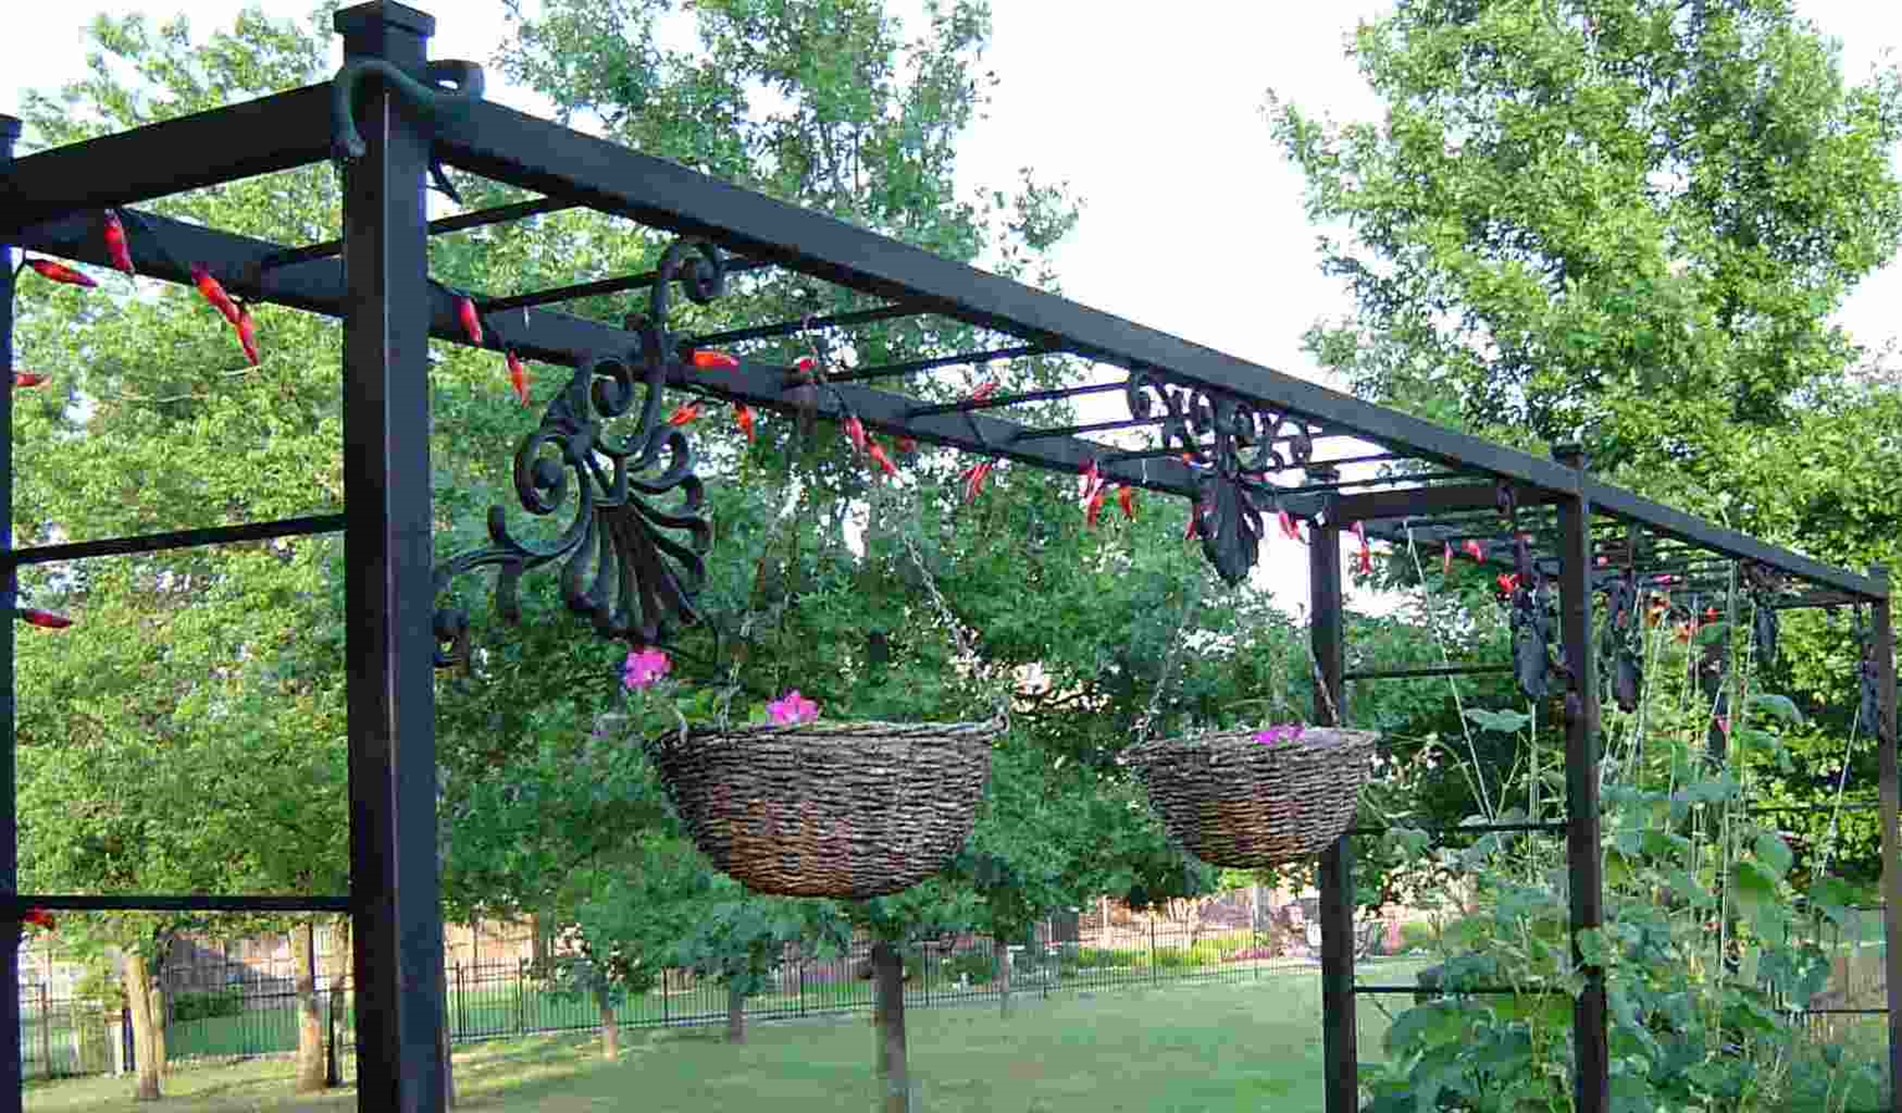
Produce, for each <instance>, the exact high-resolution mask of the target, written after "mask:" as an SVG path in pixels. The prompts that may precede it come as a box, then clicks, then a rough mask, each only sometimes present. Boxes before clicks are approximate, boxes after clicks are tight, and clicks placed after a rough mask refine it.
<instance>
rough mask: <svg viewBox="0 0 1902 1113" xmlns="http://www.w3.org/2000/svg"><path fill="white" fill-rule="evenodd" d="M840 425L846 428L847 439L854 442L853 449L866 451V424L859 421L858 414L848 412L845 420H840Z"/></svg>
mask: <svg viewBox="0 0 1902 1113" xmlns="http://www.w3.org/2000/svg"><path fill="white" fill-rule="evenodd" d="M839 425H840V427H841V428H842V429H844V430H845V439H846V440H848V441H851V442H852V451H854V452H861V453H862V452H864V451H865V426H864V424H863V423H861V422H860V421H859V419H858V416H857V415H856V414H846V415H845V420H844V421H842V422H840V423H839Z"/></svg>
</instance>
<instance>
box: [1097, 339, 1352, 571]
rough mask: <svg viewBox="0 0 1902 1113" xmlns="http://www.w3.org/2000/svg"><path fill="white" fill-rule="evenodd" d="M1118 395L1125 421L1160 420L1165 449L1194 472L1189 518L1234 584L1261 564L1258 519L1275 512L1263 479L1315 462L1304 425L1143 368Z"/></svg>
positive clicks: (1271, 491) (1271, 494) (1206, 549)
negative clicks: (1125, 409)
mask: <svg viewBox="0 0 1902 1113" xmlns="http://www.w3.org/2000/svg"><path fill="white" fill-rule="evenodd" d="M1124 392H1125V396H1126V398H1127V400H1128V404H1129V413H1130V416H1131V417H1134V418H1136V419H1137V420H1148V419H1149V418H1150V417H1151V416H1158V417H1159V418H1160V420H1161V422H1162V446H1163V448H1164V449H1168V450H1172V451H1177V452H1179V453H1180V454H1181V456H1182V459H1183V461H1184V462H1185V463H1187V464H1189V466H1190V467H1192V468H1193V469H1195V472H1196V500H1195V506H1194V508H1193V509H1192V510H1191V514H1192V515H1193V516H1194V519H1195V522H1194V524H1195V529H1196V532H1197V534H1198V535H1199V536H1200V537H1201V538H1202V552H1203V554H1204V555H1205V556H1207V557H1208V560H1209V563H1211V564H1213V565H1214V566H1215V571H1216V573H1217V574H1218V575H1220V576H1221V577H1222V579H1223V580H1224V581H1226V582H1227V583H1229V584H1238V583H1240V582H1241V581H1242V580H1243V579H1245V578H1246V577H1247V576H1248V572H1249V569H1251V568H1253V567H1254V566H1255V563H1256V561H1258V560H1259V559H1260V556H1261V538H1262V532H1263V529H1264V528H1265V521H1264V516H1265V515H1266V514H1267V513H1268V512H1269V511H1272V510H1275V509H1277V508H1278V503H1277V496H1276V494H1275V492H1274V488H1273V486H1272V485H1271V484H1270V483H1269V482H1268V476H1269V474H1270V473H1273V472H1277V471H1284V470H1287V469H1289V468H1297V467H1303V466H1305V465H1306V464H1307V463H1308V462H1309V460H1310V459H1312V458H1313V455H1314V442H1313V439H1312V438H1311V437H1310V436H1309V434H1308V428H1307V425H1306V423H1305V422H1302V421H1300V420H1298V419H1294V418H1289V417H1286V416H1284V415H1281V414H1276V413H1274V412H1272V411H1269V410H1265V409H1262V408H1260V407H1258V406H1255V405H1252V404H1250V403H1248V402H1244V401H1241V400H1239V399H1234V398H1228V397H1225V396H1222V395H1211V394H1209V393H1208V392H1207V391H1203V390H1200V389H1196V388H1193V387H1188V386H1183V385H1180V384H1177V383H1171V382H1167V381H1165V380H1163V379H1161V378H1160V377H1159V376H1157V375H1155V374H1154V373H1153V372H1150V371H1148V370H1141V369H1139V370H1136V371H1132V372H1131V373H1130V376H1129V381H1128V383H1127V385H1126V386H1125V388H1124ZM1204 436H1207V437H1209V438H1210V443H1209V444H1208V445H1206V446H1205V445H1203V444H1202V438H1203V437H1204Z"/></svg>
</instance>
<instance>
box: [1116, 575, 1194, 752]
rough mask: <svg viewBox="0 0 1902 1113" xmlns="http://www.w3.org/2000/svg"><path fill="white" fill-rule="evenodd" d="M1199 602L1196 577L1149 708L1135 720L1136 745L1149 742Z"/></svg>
mask: <svg viewBox="0 0 1902 1113" xmlns="http://www.w3.org/2000/svg"><path fill="white" fill-rule="evenodd" d="M1201 602H1202V578H1201V576H1199V575H1198V576H1195V577H1193V578H1192V584H1191V587H1190V589H1189V591H1188V592H1187V593H1186V594H1185V595H1184V597H1183V600H1182V617H1181V619H1179V620H1178V621H1177V622H1176V632H1175V635H1174V636H1173V637H1171V638H1170V639H1169V652H1168V653H1167V654H1165V655H1164V656H1163V659H1162V672H1161V673H1159V674H1158V675H1157V676H1156V687H1155V689H1154V690H1152V691H1151V692H1150V693H1149V706H1148V707H1145V708H1144V709H1143V713H1142V715H1141V717H1139V718H1138V719H1137V720H1136V725H1135V727H1134V728H1133V729H1132V733H1134V734H1135V736H1136V744H1137V745H1141V744H1142V743H1144V742H1147V741H1149V731H1150V728H1152V727H1154V726H1155V724H1156V712H1157V710H1158V709H1160V708H1161V706H1162V693H1163V690H1164V689H1166V688H1167V687H1168V686H1169V679H1170V677H1171V676H1172V675H1173V674H1174V673H1175V671H1176V666H1177V665H1179V664H1180V663H1181V662H1182V649H1183V646H1184V645H1185V644H1186V643H1187V641H1188V639H1187V637H1186V635H1187V634H1188V631H1189V623H1190V622H1192V621H1194V619H1195V612H1196V610H1197V609H1198V608H1199V607H1200V605H1201Z"/></svg>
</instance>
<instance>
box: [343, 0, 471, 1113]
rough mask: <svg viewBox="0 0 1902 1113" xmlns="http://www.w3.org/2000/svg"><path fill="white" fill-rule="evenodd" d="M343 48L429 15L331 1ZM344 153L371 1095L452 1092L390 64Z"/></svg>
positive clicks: (414, 235)
mask: <svg viewBox="0 0 1902 1113" xmlns="http://www.w3.org/2000/svg"><path fill="white" fill-rule="evenodd" d="M335 27H336V29H337V31H338V32H339V33H341V34H342V35H343V45H344V57H345V59H346V61H348V60H352V59H361V58H381V59H383V60H385V61H388V62H389V63H391V64H392V65H395V66H397V67H398V68H400V69H402V70H404V71H405V72H408V73H410V74H412V75H413V76H415V77H416V78H418V79H419V80H420V79H421V78H422V76H423V72H422V71H423V66H424V64H425V62H426V60H427V52H428V40H429V35H430V33H431V32H432V31H433V30H434V29H435V20H433V19H431V18H430V17H429V16H427V15H425V14H423V13H422V12H419V11H416V10H414V9H412V8H408V7H404V6H403V5H401V4H395V3H388V2H384V0H378V2H376V3H368V4H359V5H357V6H355V7H352V8H347V9H344V10H343V11H340V12H338V13H337V14H336V16H335ZM357 120H358V123H359V126H360V130H361V131H362V133H363V138H364V140H365V141H366V143H367V144H368V147H369V150H368V152H367V153H366V154H365V155H364V156H363V157H362V158H359V159H355V160H353V161H351V162H349V163H347V164H346V165H345V166H344V189H343V261H344V272H345V275H346V282H347V290H346V301H345V304H346V306H347V307H348V310H347V312H346V314H345V316H344V321H343V364H344V373H343V438H344V458H343V469H344V499H345V514H346V517H345V527H344V549H345V553H346V556H347V558H348V559H347V561H346V572H345V586H344V595H345V601H346V613H347V615H348V617H349V623H348V633H347V637H346V642H345V662H346V666H347V668H348V675H349V692H348V697H347V698H348V707H349V722H348V734H349V746H350V821H351V822H350V894H351V903H352V915H353V918H354V924H353V926H354V931H353V932H352V942H353V943H354V944H355V953H354V955H353V962H354V969H355V974H356V979H355V980H356V992H357V1033H358V1039H357V1087H358V1089H357V1094H358V1098H357V1100H358V1104H359V1107H360V1108H363V1109H377V1110H389V1111H392V1113H437V1111H438V1110H441V1109H442V1108H443V1105H444V1089H445V1083H444V1077H443V1068H444V1063H443V1061H442V1051H441V1042H440V1038H439V1037H440V1029H441V1026H442V1024H443V1021H444V1017H443V990H442V951H443V927H442V913H441V909H440V907H439V904H438V876H437V865H436V855H437V832H436V790H437V785H436V744H435V677H434V675H433V674H434V654H435V648H436V646H435V638H434V634H433V627H432V616H433V611H434V591H433V588H432V584H431V577H432V565H433V556H434V554H433V547H432V544H431V538H430V526H431V514H430V472H429V427H430V421H429V361H428V344H429V296H430V292H429V285H428V259H427V247H428V232H427V228H426V217H425V212H424V182H425V178H426V175H427V172H428V162H429V143H428V140H427V138H426V136H425V135H424V133H423V130H422V128H421V127H420V126H419V124H418V122H417V120H416V119H415V117H414V113H413V110H412V109H411V108H410V106H409V105H408V103H407V102H406V101H404V100H403V99H401V98H400V97H399V96H397V95H396V94H394V93H393V92H392V91H391V90H390V89H389V88H388V86H387V85H385V84H384V83H383V82H382V81H381V80H380V79H373V80H372V81H371V82H370V83H369V87H368V91H367V92H366V93H365V94H364V95H363V96H362V98H361V100H360V103H359V105H358V114H357Z"/></svg>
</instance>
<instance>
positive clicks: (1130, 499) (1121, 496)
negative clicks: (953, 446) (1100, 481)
mask: <svg viewBox="0 0 1902 1113" xmlns="http://www.w3.org/2000/svg"><path fill="white" fill-rule="evenodd" d="M1116 505H1118V506H1120V507H1122V508H1123V517H1124V518H1126V519H1128V520H1129V521H1132V522H1133V521H1135V520H1136V488H1134V487H1131V486H1129V485H1127V484H1124V485H1123V486H1120V487H1118V488H1116Z"/></svg>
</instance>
